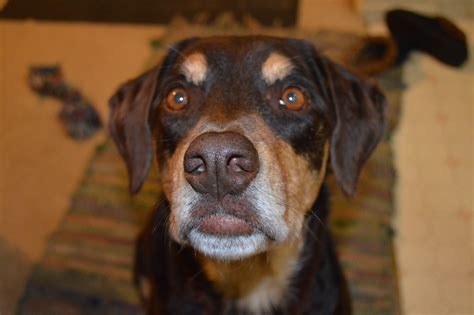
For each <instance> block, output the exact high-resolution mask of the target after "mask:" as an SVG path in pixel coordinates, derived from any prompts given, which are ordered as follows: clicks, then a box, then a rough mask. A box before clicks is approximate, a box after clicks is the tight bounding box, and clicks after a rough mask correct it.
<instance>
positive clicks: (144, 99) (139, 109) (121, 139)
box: [109, 66, 159, 194]
mask: <svg viewBox="0 0 474 315" xmlns="http://www.w3.org/2000/svg"><path fill="white" fill-rule="evenodd" d="M158 74H159V67H158V66H156V67H154V68H152V69H151V70H149V71H148V72H146V73H145V74H143V75H141V76H140V77H138V78H136V79H133V80H130V81H128V82H126V83H124V84H122V86H120V88H119V89H118V90H117V92H115V94H114V95H113V96H112V97H111V98H110V100H109V108H110V116H109V130H110V134H111V136H112V138H113V139H114V142H115V144H116V145H117V147H118V149H119V152H120V154H121V155H122V157H123V159H124V160H125V163H126V164H127V170H128V176H129V190H130V193H131V194H135V193H137V192H138V191H139V190H140V188H141V186H142V185H143V182H144V180H145V178H146V175H147V173H148V169H149V168H150V164H151V157H152V149H151V148H152V139H151V129H152V127H151V126H150V122H149V116H150V115H149V114H150V110H151V107H152V103H153V100H154V98H155V93H156V87H157V81H158Z"/></svg>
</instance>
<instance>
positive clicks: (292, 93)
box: [278, 87, 306, 111]
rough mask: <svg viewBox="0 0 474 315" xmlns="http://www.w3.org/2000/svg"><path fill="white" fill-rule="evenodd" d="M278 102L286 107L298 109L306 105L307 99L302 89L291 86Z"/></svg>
mask: <svg viewBox="0 0 474 315" xmlns="http://www.w3.org/2000/svg"><path fill="white" fill-rule="evenodd" d="M278 102H279V104H280V106H282V107H285V108H286V109H289V110H295V111H298V110H301V109H302V108H303V107H304V105H305V103H306V100H305V97H304V94H303V92H302V91H301V90H300V89H298V88H295V87H290V88H287V89H286V90H285V91H283V93H282V94H281V97H280V100H279V101H278Z"/></svg>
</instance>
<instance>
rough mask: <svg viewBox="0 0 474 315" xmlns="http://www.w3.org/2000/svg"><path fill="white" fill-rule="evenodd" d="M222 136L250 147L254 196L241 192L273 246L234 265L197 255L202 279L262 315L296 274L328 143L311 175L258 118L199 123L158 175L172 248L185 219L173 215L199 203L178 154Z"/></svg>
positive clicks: (301, 158) (307, 165)
mask: <svg viewBox="0 0 474 315" xmlns="http://www.w3.org/2000/svg"><path fill="white" fill-rule="evenodd" d="M224 130H225V131H235V132H240V133H242V134H244V135H245V136H246V137H247V138H249V139H250V141H251V142H252V143H253V144H254V145H255V148H256V149H257V152H258V154H259V159H260V161H262V162H261V167H260V171H259V174H258V175H257V177H256V178H255V180H254V181H253V182H252V183H251V185H254V186H255V187H254V189H255V190H253V191H250V192H247V194H248V195H245V196H244V197H245V198H247V196H249V198H251V196H252V195H254V196H253V199H251V200H252V202H254V203H255V205H256V206H257V205H258V204H259V203H261V204H260V206H261V207H260V208H259V210H261V211H260V212H259V213H258V215H260V216H261V217H262V218H264V219H263V221H264V222H265V223H264V224H270V225H271V226H272V227H273V228H274V229H275V230H276V231H278V233H279V234H278V233H277V234H275V235H274V236H275V239H276V241H274V242H273V243H272V242H270V243H269V244H268V245H266V246H267V247H265V248H264V249H263V251H259V252H258V253H257V254H255V255H252V256H250V257H247V258H243V259H240V260H230V261H220V260H216V259H213V258H209V257H205V256H204V255H202V254H199V253H197V255H198V257H199V259H200V262H201V264H202V266H203V269H204V271H205V273H206V275H207V276H208V278H209V279H210V280H211V281H212V282H213V284H214V285H215V286H216V288H218V290H219V291H220V292H221V293H222V294H224V295H225V296H226V297H229V298H233V299H237V300H238V305H239V307H240V308H242V309H245V310H247V311H250V312H252V313H255V314H258V313H260V312H263V313H264V312H265V311H268V310H269V308H270V309H271V308H272V307H273V306H277V305H278V303H281V302H282V301H283V299H284V297H285V294H286V293H287V292H286V288H287V287H288V284H289V281H290V279H291V276H292V274H293V273H294V271H295V269H296V268H297V262H298V258H299V255H300V251H301V247H302V244H303V242H304V239H303V233H302V232H303V225H304V218H305V215H306V213H307V212H308V211H309V210H310V209H311V206H312V205H313V203H314V201H315V200H316V197H317V195H318V193H319V190H320V187H321V184H322V182H323V179H324V176H325V169H326V164H327V159H328V148H329V146H328V143H326V144H325V146H324V157H323V163H322V167H321V169H320V170H314V169H313V166H312V164H311V162H310V161H309V160H308V159H307V158H306V157H304V156H302V155H299V154H296V153H295V151H294V149H293V148H292V147H291V145H290V144H288V143H287V142H285V141H284V140H283V139H281V138H278V137H276V136H275V135H274V133H273V132H272V130H271V129H270V128H269V127H268V126H267V125H266V123H265V122H264V121H263V120H262V119H261V118H260V117H258V116H251V117H250V116H246V117H241V118H238V119H236V120H235V121H233V122H232V121H229V122H226V124H224V125H222V124H221V123H215V122H212V121H209V120H207V119H203V120H201V121H199V122H198V123H197V125H196V126H195V127H194V128H193V129H192V130H191V131H190V133H189V135H187V136H186V137H185V138H184V139H183V140H182V141H180V144H179V145H178V147H177V149H176V151H175V152H174V154H173V156H172V157H170V159H169V160H168V163H167V165H166V166H165V168H164V169H163V170H162V180H163V190H164V192H165V195H166V197H167V199H168V200H169V201H170V203H171V205H172V211H171V214H170V221H169V230H170V234H171V236H172V237H173V238H174V239H175V240H176V241H178V242H180V241H179V227H180V224H181V222H180V220H185V219H186V215H187V216H188V217H189V215H190V214H189V213H188V214H185V215H183V214H181V213H175V210H176V209H184V208H186V207H187V208H188V209H190V208H192V205H190V204H189V202H187V201H185V200H186V199H188V200H197V201H196V202H199V198H196V193H195V192H193V191H192V188H190V185H189V184H188V183H187V182H186V179H185V178H184V170H183V158H184V154H185V152H186V150H187V148H188V147H189V145H190V143H191V142H192V141H193V140H194V139H195V138H196V137H197V136H198V135H200V134H201V133H204V132H212V131H214V132H219V131H224ZM249 188H250V186H249ZM249 190H250V189H249ZM256 197H257V198H256ZM249 200H250V199H249ZM186 202H187V203H188V204H187V206H186V205H185V203H186ZM193 202H194V201H193ZM257 208H258V207H257ZM173 209H174V210H173ZM188 211H189V210H188ZM178 212H179V210H178ZM270 288H271V290H270Z"/></svg>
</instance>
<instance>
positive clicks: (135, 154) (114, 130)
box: [109, 38, 195, 194]
mask: <svg viewBox="0 0 474 315" xmlns="http://www.w3.org/2000/svg"><path fill="white" fill-rule="evenodd" d="M194 40H195V38H191V39H187V40H183V41H181V42H179V43H177V44H176V45H175V46H173V47H171V48H170V50H169V53H168V54H167V56H166V57H165V58H164V60H163V62H162V63H161V66H160V65H158V66H155V67H154V68H152V69H151V70H149V71H148V72H146V73H144V74H142V75H141V76H139V77H138V78H135V79H133V80H130V81H128V82H126V83H124V84H122V85H121V86H120V87H119V89H118V90H117V91H116V92H115V93H114V95H113V96H112V97H111V98H110V100H109V109H110V116H109V130H110V134H111V136H112V138H113V140H114V142H115V144H116V145H117V147H118V149H119V152H120V154H121V155H122V157H123V159H124V160H125V163H126V165H127V170H128V176H129V190H130V193H131V194H135V193H137V192H138V191H139V190H140V188H141V186H142V185H143V182H144V181H145V178H146V176H147V174H148V170H149V168H150V164H151V159H152V155H153V154H152V130H153V127H154V126H153V125H154V121H155V120H156V117H154V116H156V115H155V114H153V113H155V112H156V107H157V105H156V104H159V98H160V96H159V94H160V93H159V92H160V91H159V82H160V81H161V78H162V77H163V76H166V72H167V71H170V69H171V68H172V67H171V66H172V64H173V63H175V61H176V59H177V58H178V56H180V55H181V51H182V50H183V49H184V48H185V46H187V45H188V44H189V43H191V42H192V41H194Z"/></svg>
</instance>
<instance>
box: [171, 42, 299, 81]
mask: <svg viewBox="0 0 474 315" xmlns="http://www.w3.org/2000/svg"><path fill="white" fill-rule="evenodd" d="M292 59H295V56H290V54H289V53H288V47H285V42H284V39H276V38H261V37H259V38H252V37H250V38H248V37H247V38H241V37H231V38H208V39H203V40H198V41H197V42H196V43H194V44H193V45H191V46H190V47H188V49H187V50H186V51H184V52H183V55H182V58H181V61H180V65H179V71H180V73H181V74H183V75H184V76H185V78H186V80H187V81H188V82H190V83H193V84H195V85H201V84H202V83H204V82H205V81H206V80H207V79H208V78H209V77H210V76H211V75H214V76H219V75H229V74H232V75H233V76H234V78H236V77H238V76H241V77H245V78H246V79H249V78H250V77H253V78H257V79H261V80H263V81H264V82H265V83H266V84H267V85H271V84H273V83H275V82H276V81H277V80H282V79H284V78H285V77H286V76H288V75H289V74H290V73H291V72H292V71H293V70H294V69H295V63H294V60H292Z"/></svg>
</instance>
